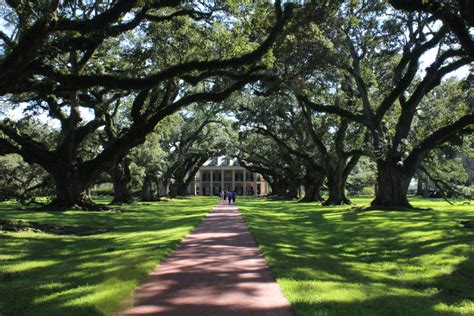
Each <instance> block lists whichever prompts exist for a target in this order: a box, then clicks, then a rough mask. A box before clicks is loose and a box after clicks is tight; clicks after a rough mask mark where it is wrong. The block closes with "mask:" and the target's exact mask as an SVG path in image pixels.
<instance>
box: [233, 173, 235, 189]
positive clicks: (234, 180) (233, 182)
mask: <svg viewBox="0 0 474 316" xmlns="http://www.w3.org/2000/svg"><path fill="white" fill-rule="evenodd" d="M232 191H235V170H232Z"/></svg>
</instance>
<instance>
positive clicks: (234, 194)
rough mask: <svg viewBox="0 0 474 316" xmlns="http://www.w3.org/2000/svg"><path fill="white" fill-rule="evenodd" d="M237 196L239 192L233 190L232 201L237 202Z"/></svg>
mask: <svg viewBox="0 0 474 316" xmlns="http://www.w3.org/2000/svg"><path fill="white" fill-rule="evenodd" d="M236 197H237V192H235V191H232V202H233V203H234V204H235V198H236Z"/></svg>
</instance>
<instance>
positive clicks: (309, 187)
mask: <svg viewBox="0 0 474 316" xmlns="http://www.w3.org/2000/svg"><path fill="white" fill-rule="evenodd" d="M323 182H324V176H323V175H305V177H304V179H303V186H304V197H303V198H302V199H301V202H322V201H324V199H323V197H322V196H321V186H322V185H323Z"/></svg>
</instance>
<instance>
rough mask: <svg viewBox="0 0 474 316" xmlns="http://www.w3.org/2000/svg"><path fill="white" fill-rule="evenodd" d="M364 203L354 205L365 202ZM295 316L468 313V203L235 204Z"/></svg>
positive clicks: (472, 267) (471, 272)
mask: <svg viewBox="0 0 474 316" xmlns="http://www.w3.org/2000/svg"><path fill="white" fill-rule="evenodd" d="M369 201H370V200H369V199H363V198H359V199H354V202H356V203H357V204H360V205H367V204H368V203H369ZM238 202H239V203H238V204H239V208H240V209H241V211H242V213H243V215H244V218H245V221H246V222H247V224H248V225H249V227H250V230H251V232H252V234H253V236H254V238H255V239H256V241H257V243H258V244H259V247H260V249H261V250H262V252H263V254H264V256H265V258H266V259H267V261H268V262H269V264H270V267H271V269H272V271H273V273H274V275H275V277H276V279H277V281H278V283H279V285H280V287H281V288H282V290H283V292H284V293H285V295H286V297H287V298H288V299H289V301H290V302H291V304H292V306H293V308H294V310H295V312H296V314H297V315H417V316H418V315H474V229H466V228H460V227H458V226H457V224H456V221H458V220H474V206H472V205H470V206H469V205H465V206H451V205H449V204H447V203H445V202H444V201H440V200H423V199H412V203H413V205H415V206H417V207H427V208H428V207H429V208H433V209H436V210H434V211H413V212H395V211H365V212H355V211H354V210H350V207H321V206H320V205H319V204H317V203H297V202H284V201H271V200H266V199H249V198H240V199H239V201H238Z"/></svg>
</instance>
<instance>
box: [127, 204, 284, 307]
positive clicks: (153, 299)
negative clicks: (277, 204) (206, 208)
mask: <svg viewBox="0 0 474 316" xmlns="http://www.w3.org/2000/svg"><path fill="white" fill-rule="evenodd" d="M133 302H134V304H133V306H134V307H133V308H131V309H129V310H127V311H126V312H125V314H126V315H203V316H204V315H212V316H218V315H259V316H260V315H261V316H265V315H275V316H276V315H278V316H280V315H282V316H283V315H285V316H286V315H293V312H292V310H291V308H290V304H289V303H288V301H287V300H286V298H285V297H284V296H283V294H282V292H281V291H280V288H279V287H278V285H277V283H276V282H275V279H274V278H273V276H272V274H271V272H270V270H269V269H268V266H267V264H266V262H265V260H264V259H263V257H262V256H261V254H260V252H259V251H258V249H257V246H256V244H255V241H254V240H253V238H252V236H251V235H250V232H249V231H248V229H247V227H246V225H245V223H244V221H243V219H242V217H241V215H240V213H239V211H238V209H237V207H235V206H234V205H231V206H229V205H226V204H219V205H217V206H216V207H215V208H214V210H213V211H211V212H210V213H209V214H208V215H207V217H206V218H205V219H204V220H203V222H202V223H201V224H200V225H198V226H197V227H196V229H195V230H194V231H193V232H192V233H191V234H190V235H189V236H188V237H187V238H186V239H184V240H183V241H182V242H181V244H180V245H179V246H178V247H177V249H176V250H175V251H174V252H173V253H172V254H171V255H170V256H169V257H168V258H167V259H166V260H165V261H163V262H162V263H161V265H159V266H158V267H157V268H156V269H155V271H153V272H152V273H151V274H150V275H149V276H148V278H147V279H146V280H145V282H144V283H143V284H142V285H140V286H139V287H138V288H137V289H136V290H135V292H134V295H133Z"/></svg>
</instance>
